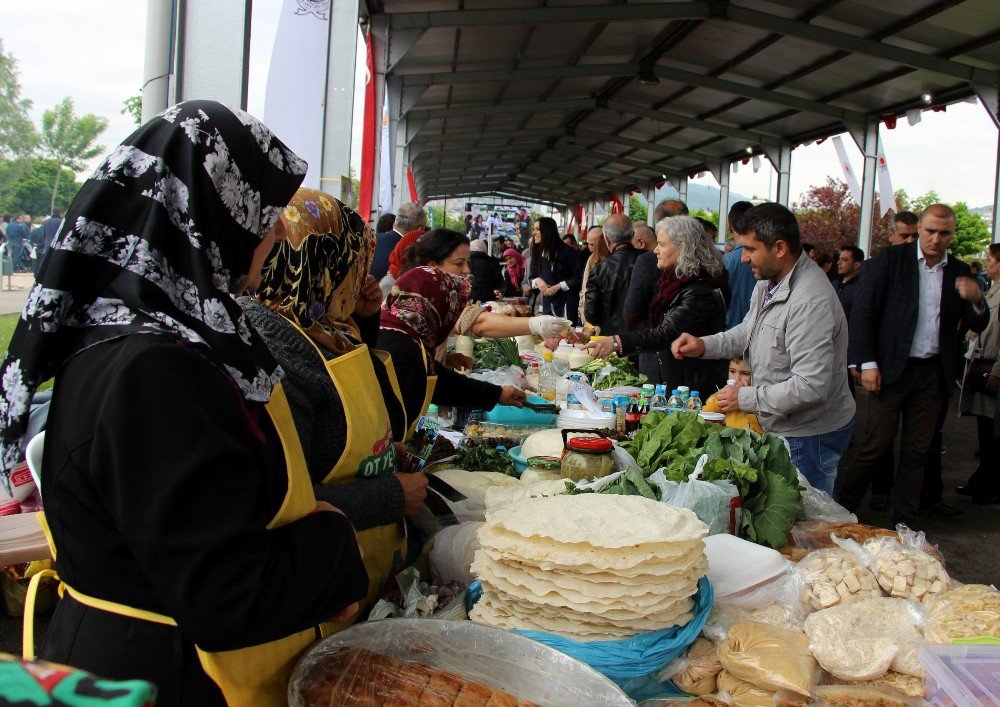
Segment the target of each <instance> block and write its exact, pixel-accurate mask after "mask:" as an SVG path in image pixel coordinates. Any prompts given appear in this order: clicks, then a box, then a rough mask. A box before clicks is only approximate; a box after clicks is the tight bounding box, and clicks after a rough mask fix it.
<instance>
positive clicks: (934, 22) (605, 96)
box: [361, 0, 1000, 245]
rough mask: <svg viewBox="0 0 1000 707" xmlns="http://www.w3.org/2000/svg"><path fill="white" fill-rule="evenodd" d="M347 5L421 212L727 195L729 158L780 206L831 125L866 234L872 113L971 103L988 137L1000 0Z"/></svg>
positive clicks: (376, 1) (997, 66) (877, 118)
mask: <svg viewBox="0 0 1000 707" xmlns="http://www.w3.org/2000/svg"><path fill="white" fill-rule="evenodd" d="M361 8H362V9H361V20H362V22H364V20H365V17H364V15H365V12H366V10H367V13H368V20H369V21H370V23H371V28H372V30H373V35H374V36H376V37H378V38H380V40H381V42H380V48H379V52H378V55H377V58H376V64H377V69H376V70H377V71H378V72H379V73H384V79H385V82H386V86H387V88H388V95H389V105H390V110H391V112H390V115H391V118H392V120H393V122H394V128H395V139H394V145H392V146H391V147H392V149H394V150H395V155H396V161H397V163H399V164H407V165H410V166H411V167H412V170H413V173H414V176H415V180H416V184H417V189H418V192H419V194H420V196H421V199H423V200H429V199H435V198H444V197H455V196H462V195H467V196H472V195H485V194H496V195H509V196H513V197H519V198H523V199H531V200H534V201H540V202H543V203H544V202H548V203H551V204H553V205H556V206H569V205H574V204H581V203H587V202H588V201H593V200H595V199H596V200H599V201H604V200H606V199H607V198H608V197H609V195H610V194H619V195H620V194H627V193H628V192H629V191H632V190H637V189H638V190H642V191H643V192H645V193H651V191H650V190H651V188H652V187H653V185H655V184H657V183H662V182H663V181H665V180H666V181H669V182H670V183H672V184H674V185H675V186H676V187H677V188H678V189H679V190H680V191H681V193H682V195H683V194H684V193H685V192H686V184H687V178H688V177H689V176H693V175H695V174H697V173H699V172H703V171H707V172H711V173H712V174H713V175H714V176H715V177H716V179H717V180H718V181H719V183H720V186H721V187H722V191H723V198H725V196H726V194H727V193H728V183H729V174H730V170H731V165H732V163H733V162H734V161H738V160H742V159H745V158H747V157H748V156H751V155H763V156H765V157H766V158H767V159H769V160H770V162H771V164H772V165H773V166H774V168H775V169H776V171H777V173H778V191H777V193H778V200H779V201H781V202H782V203H786V204H787V202H788V188H789V174H790V170H791V155H792V150H793V148H794V147H795V146H797V145H800V144H803V143H808V142H810V141H814V140H818V139H822V138H825V137H828V136H830V135H834V134H838V133H842V132H845V131H846V132H848V133H850V135H851V136H852V137H853V138H854V139H855V141H856V142H857V143H858V146H859V147H860V148H861V150H862V152H863V154H864V157H865V169H864V175H863V199H862V201H863V203H862V224H865V223H866V221H867V222H868V223H869V224H870V222H871V213H872V200H873V197H874V192H875V169H876V164H875V163H876V148H877V142H878V132H879V125H880V124H881V123H883V122H884V121H886V119H888V120H889V121H890V122H891V121H893V120H895V119H896V118H897V117H902V116H904V115H905V114H906V113H907V111H912V110H919V109H927V108H931V107H939V106H944V105H947V104H949V103H952V102H955V101H959V100H964V99H967V98H970V97H973V96H978V97H979V98H980V99H981V101H982V103H983V104H984V105H985V106H986V107H987V110H988V111H989V112H990V115H991V116H992V118H993V120H994V122H995V123H997V125H998V127H1000V118H998V89H1000V2H998V0H892V1H891V2H886V1H885V0H880V1H878V2H876V1H874V0H667V1H659V2H656V1H653V0H628V2H624V1H617V2H609V1H608V0H361ZM386 147H387V146H385V145H383V146H382V149H386ZM996 147H997V146H996V145H984V146H983V149H988V150H992V149H994V148H996ZM998 164H1000V161H998ZM394 181H395V180H394ZM998 181H1000V180H998ZM998 200H1000V194H998ZM724 211H725V209H723V213H724ZM997 211H998V210H997V209H994V214H995V219H996V218H997V216H996V213H997ZM866 213H867V215H868V218H867V219H866V218H865V217H864V216H865V214H866ZM720 225H722V224H720ZM864 228H865V227H864V225H863V226H862V229H863V230H864ZM868 228H869V229H870V225H869V226H868ZM720 230H721V231H723V232H724V231H725V228H724V226H723V227H722V228H721V229H720ZM998 230H1000V229H998V228H997V227H996V223H994V238H996V237H997V236H998ZM866 240H867V238H866V234H865V233H864V232H863V233H862V234H861V241H862V243H863V244H864V245H867V243H866Z"/></svg>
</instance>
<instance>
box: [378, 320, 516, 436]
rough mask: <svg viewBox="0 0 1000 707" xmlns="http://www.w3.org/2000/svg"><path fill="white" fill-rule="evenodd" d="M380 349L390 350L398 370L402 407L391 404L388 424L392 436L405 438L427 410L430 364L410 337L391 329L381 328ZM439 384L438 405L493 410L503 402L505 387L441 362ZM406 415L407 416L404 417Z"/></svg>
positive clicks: (437, 369)
mask: <svg viewBox="0 0 1000 707" xmlns="http://www.w3.org/2000/svg"><path fill="white" fill-rule="evenodd" d="M378 348H379V349H381V350H382V351H388V352H389V355H390V356H392V364H393V367H394V368H395V369H396V379H397V380H398V381H399V392H400V394H401V395H402V396H403V407H402V408H400V407H398V406H395V405H393V406H390V407H389V408H388V410H389V424H390V425H391V426H392V436H393V438H394V439H396V440H401V439H403V436H404V434H405V433H406V429H407V427H409V426H410V424H412V423H413V421H414V420H416V419H417V418H419V417H420V416H421V415H423V414H424V413H425V412H427V411H426V410H425V409H424V397H425V395H426V393H427V367H426V366H425V365H424V356H423V353H422V352H421V351H420V346H419V345H418V344H417V343H416V342H415V341H414V340H413V339H412V338H410V337H409V336H407V335H406V334H403V333H401V332H398V331H392V330H390V329H380V330H379V337H378ZM434 368H435V374H436V375H437V377H438V379H437V385H436V386H435V387H434V393H433V394H432V395H431V402H432V403H434V404H435V405H451V406H455V407H467V408H473V409H475V410H492V409H493V408H494V407H496V405H497V403H499V402H500V394H501V393H502V392H503V388H501V387H500V386H498V385H493V384H492V383H487V382H486V381H480V380H476V379H475V378H469V377H468V376H463V375H462V374H461V373H456V372H455V371H453V370H451V369H450V368H445V367H444V366H442V365H441V364H436V365H435V367H434ZM404 415H405V416H404Z"/></svg>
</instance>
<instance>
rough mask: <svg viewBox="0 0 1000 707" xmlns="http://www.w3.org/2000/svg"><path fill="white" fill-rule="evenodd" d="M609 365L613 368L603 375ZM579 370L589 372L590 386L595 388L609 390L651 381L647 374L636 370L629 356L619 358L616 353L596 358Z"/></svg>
mask: <svg viewBox="0 0 1000 707" xmlns="http://www.w3.org/2000/svg"><path fill="white" fill-rule="evenodd" d="M609 367H610V369H611V370H608V371H607V372H605V373H603V375H602V371H605V369H607V368H609ZM577 370H579V371H580V372H581V373H586V374H587V377H588V378H590V380H591V384H590V386H591V387H592V388H593V389H594V390H608V389H609V388H617V387H619V386H626V385H633V386H641V385H642V384H643V383H648V382H649V379H648V378H647V377H646V376H644V375H643V374H641V373H636V372H635V366H633V365H632V362H631V361H629V360H628V359H627V358H619V357H618V356H616V355H614V354H612V355H611V356H609V357H608V358H606V359H603V358H598V359H594V360H593V361H591V362H590V363H588V364H587V365H585V366H581V367H580V368H579V369H577Z"/></svg>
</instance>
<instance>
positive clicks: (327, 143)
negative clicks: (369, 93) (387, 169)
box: [319, 0, 374, 218]
mask: <svg viewBox="0 0 1000 707" xmlns="http://www.w3.org/2000/svg"><path fill="white" fill-rule="evenodd" d="M357 53H358V1H357V0H349V1H348V2H334V3H330V43H329V45H328V47H327V55H326V56H327V60H326V100H325V102H324V106H323V153H322V162H321V163H320V178H319V181H320V185H321V186H320V188H321V189H323V191H326V192H329V193H330V194H340V184H341V181H340V180H341V178H342V177H349V176H350V174H351V133H352V132H353V131H351V130H345V129H344V126H346V125H350V124H351V123H352V122H353V120H354V68H355V63H356V59H357ZM371 78H372V79H374V77H371ZM363 216H364V217H365V218H368V216H369V214H363Z"/></svg>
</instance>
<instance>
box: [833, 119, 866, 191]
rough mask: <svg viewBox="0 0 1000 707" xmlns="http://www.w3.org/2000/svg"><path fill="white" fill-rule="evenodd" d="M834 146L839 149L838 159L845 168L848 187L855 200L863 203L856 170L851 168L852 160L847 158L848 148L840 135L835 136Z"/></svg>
mask: <svg viewBox="0 0 1000 707" xmlns="http://www.w3.org/2000/svg"><path fill="white" fill-rule="evenodd" d="M833 146H834V147H835V148H836V149H837V159H839V160H840V166H841V168H842V169H843V170H844V180H845V181H846V182H847V188H848V189H849V190H850V191H851V196H852V197H853V198H854V201H855V202H856V203H857V204H861V187H860V185H858V178H857V177H856V176H855V175H854V170H853V169H851V161H850V160H848V159H847V150H845V149H844V141H843V140H841V139H840V135H837V136H836V137H834V138H833Z"/></svg>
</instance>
